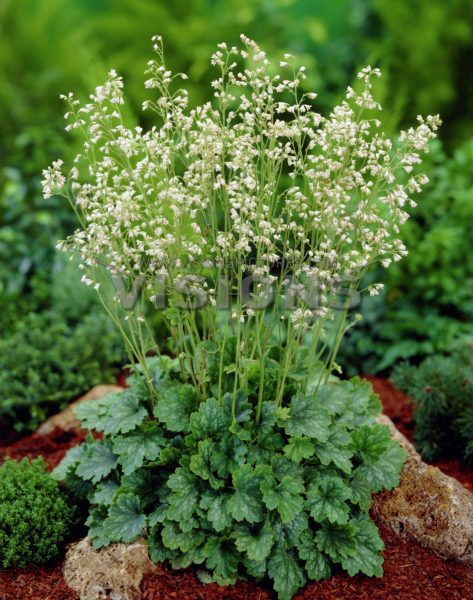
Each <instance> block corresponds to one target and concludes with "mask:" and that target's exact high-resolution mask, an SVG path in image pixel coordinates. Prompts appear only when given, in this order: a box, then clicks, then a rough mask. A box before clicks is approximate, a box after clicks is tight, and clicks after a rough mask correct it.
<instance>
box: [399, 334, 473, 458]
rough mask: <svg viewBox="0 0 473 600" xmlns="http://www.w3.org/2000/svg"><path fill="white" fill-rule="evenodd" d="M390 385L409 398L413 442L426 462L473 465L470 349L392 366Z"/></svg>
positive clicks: (472, 364)
mask: <svg viewBox="0 0 473 600" xmlns="http://www.w3.org/2000/svg"><path fill="white" fill-rule="evenodd" d="M391 380H392V382H393V383H394V384H395V385H396V386H397V387H398V388H399V389H401V390H402V391H403V392H405V393H406V394H408V395H409V396H411V398H412V400H413V402H414V419H415V423H416V429H415V442H416V447H417V449H418V450H419V452H420V453H421V454H422V456H424V457H425V458H426V459H427V460H436V459H438V458H440V457H442V456H446V457H449V456H450V457H451V456H454V457H458V458H463V459H465V460H468V461H470V462H471V463H473V346H471V345H470V346H465V347H464V348H462V349H460V350H457V351H455V352H454V353H453V354H452V355H451V356H438V355H436V356H430V357H429V358H427V359H426V360H425V361H423V362H422V363H421V365H420V366H419V367H414V366H412V365H410V364H408V363H403V364H401V365H399V366H398V367H396V369H395V370H394V372H393V375H392V377H391Z"/></svg>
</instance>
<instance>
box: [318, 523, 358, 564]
mask: <svg viewBox="0 0 473 600" xmlns="http://www.w3.org/2000/svg"><path fill="white" fill-rule="evenodd" d="M315 540H316V542H317V547H318V548H319V550H321V551H322V552H325V554H328V556H330V558H331V559H332V560H333V561H334V562H341V561H342V559H345V558H348V557H349V556H350V554H351V553H352V552H353V547H354V544H355V527H354V526H353V523H351V522H348V523H344V524H343V525H340V524H336V523H328V522H325V523H323V524H322V526H321V528H320V529H319V530H318V531H317V533H316V534H315Z"/></svg>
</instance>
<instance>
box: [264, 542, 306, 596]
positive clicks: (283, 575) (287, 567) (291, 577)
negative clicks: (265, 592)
mask: <svg viewBox="0 0 473 600" xmlns="http://www.w3.org/2000/svg"><path fill="white" fill-rule="evenodd" d="M268 575H269V576H270V577H271V579H272V580H273V584H274V589H275V590H276V592H277V593H278V599H279V600H292V598H293V596H294V595H295V593H296V592H297V590H298V589H300V588H301V587H302V586H303V585H304V584H305V582H306V577H305V573H304V570H303V569H302V567H301V566H300V565H299V562H298V561H297V560H296V558H295V556H294V554H293V553H292V552H290V551H288V550H287V549H286V548H285V547H284V546H283V545H282V544H276V545H275V547H274V548H273V551H272V552H271V556H270V558H269V560H268Z"/></svg>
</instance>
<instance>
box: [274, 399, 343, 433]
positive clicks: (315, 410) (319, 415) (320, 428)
mask: <svg viewBox="0 0 473 600" xmlns="http://www.w3.org/2000/svg"><path fill="white" fill-rule="evenodd" d="M330 422H331V420H330V417H329V415H328V413H327V411H326V410H325V409H324V408H323V406H322V405H321V403H320V402H319V400H318V399H317V398H316V397H315V396H304V395H303V394H301V393H298V394H296V395H295V396H293V398H292V400H291V403H290V413H289V418H288V419H287V420H286V421H284V422H283V427H284V429H285V431H286V433H287V434H288V435H289V436H299V435H304V436H307V437H309V438H314V439H316V440H318V441H319V442H325V441H326V440H327V438H328V436H329V426H330Z"/></svg>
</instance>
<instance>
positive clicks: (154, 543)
mask: <svg viewBox="0 0 473 600" xmlns="http://www.w3.org/2000/svg"><path fill="white" fill-rule="evenodd" d="M146 542H147V544H148V549H149V557H150V559H151V560H152V561H153V562H154V563H162V562H164V561H165V560H171V559H172V558H174V557H175V555H176V551H175V550H171V549H170V548H166V546H165V545H164V544H163V541H162V539H161V528H159V527H151V529H150V532H149V534H148V536H147V539H146Z"/></svg>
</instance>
